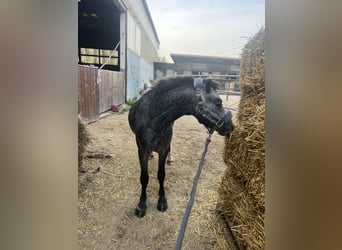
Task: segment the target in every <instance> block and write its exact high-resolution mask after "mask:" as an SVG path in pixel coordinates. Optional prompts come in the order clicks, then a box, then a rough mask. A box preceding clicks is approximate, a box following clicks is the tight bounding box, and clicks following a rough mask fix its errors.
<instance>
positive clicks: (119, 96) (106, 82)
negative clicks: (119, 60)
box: [99, 70, 125, 113]
mask: <svg viewBox="0 0 342 250" xmlns="http://www.w3.org/2000/svg"><path fill="white" fill-rule="evenodd" d="M100 78H101V82H100V83H99V103H100V113H102V112H104V111H107V110H108V109H110V108H111V107H112V105H120V104H122V103H124V102H125V89H124V84H123V83H124V74H123V73H122V72H117V71H109V70H101V71H100Z"/></svg>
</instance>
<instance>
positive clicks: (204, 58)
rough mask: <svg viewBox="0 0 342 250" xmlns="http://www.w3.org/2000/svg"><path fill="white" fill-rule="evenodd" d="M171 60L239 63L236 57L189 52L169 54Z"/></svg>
mask: <svg viewBox="0 0 342 250" xmlns="http://www.w3.org/2000/svg"><path fill="white" fill-rule="evenodd" d="M170 56H171V58H172V60H173V61H174V62H175V63H176V62H197V63H198V62H203V63H208V62H211V63H227V62H229V63H234V64H240V58H236V57H219V56H205V55H189V54H170Z"/></svg>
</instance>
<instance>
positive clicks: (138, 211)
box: [135, 207, 146, 218]
mask: <svg viewBox="0 0 342 250" xmlns="http://www.w3.org/2000/svg"><path fill="white" fill-rule="evenodd" d="M145 214H146V209H141V208H139V207H137V208H136V209H135V216H137V217H138V218H142V217H144V216H145Z"/></svg>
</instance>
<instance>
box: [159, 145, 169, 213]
mask: <svg viewBox="0 0 342 250" xmlns="http://www.w3.org/2000/svg"><path fill="white" fill-rule="evenodd" d="M167 155H168V151H166V152H164V153H159V161H158V180H159V199H158V206H157V208H158V210H159V211H161V212H164V211H166V209H167V200H166V198H165V190H164V179H165V161H166V157H167Z"/></svg>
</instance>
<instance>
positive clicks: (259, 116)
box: [219, 29, 265, 249]
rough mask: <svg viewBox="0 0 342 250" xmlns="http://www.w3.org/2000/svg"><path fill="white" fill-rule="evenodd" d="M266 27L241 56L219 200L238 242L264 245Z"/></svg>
mask: <svg viewBox="0 0 342 250" xmlns="http://www.w3.org/2000/svg"><path fill="white" fill-rule="evenodd" d="M264 36H265V30H264V29H261V30H260V31H259V32H258V33H257V34H256V35H255V36H254V37H252V38H251V39H250V40H249V41H248V43H247V44H246V46H245V48H244V49H243V53H242V57H241V76H240V85H241V99H240V103H239V109H238V114H237V121H236V128H235V131H234V132H233V133H232V134H231V135H230V136H229V137H226V138H225V150H224V155H223V159H224V162H225V163H226V165H227V169H226V172H225V176H224V177H223V179H222V184H221V186H220V188H219V204H220V207H221V210H222V213H224V214H225V215H226V216H227V217H228V219H229V222H230V223H231V224H230V225H231V230H232V232H233V234H234V236H235V237H236V238H237V240H238V241H239V243H240V244H241V245H243V246H245V247H246V248H247V249H263V248H264V245H265V235H264V213H265V46H264Z"/></svg>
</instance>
